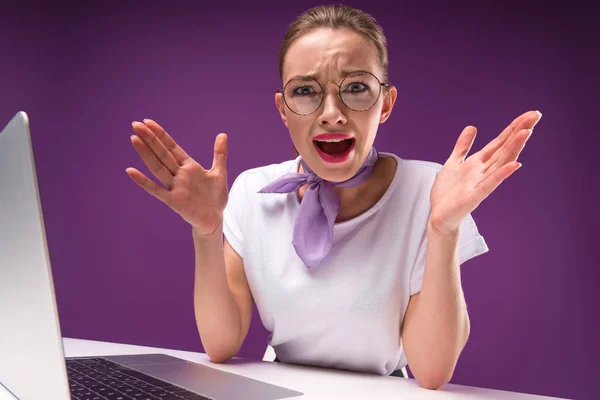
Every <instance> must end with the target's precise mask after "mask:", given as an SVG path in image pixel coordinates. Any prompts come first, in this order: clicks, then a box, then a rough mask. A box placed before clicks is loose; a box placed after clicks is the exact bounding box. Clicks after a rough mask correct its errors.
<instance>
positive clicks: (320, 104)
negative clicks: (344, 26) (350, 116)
mask: <svg viewBox="0 0 600 400" xmlns="http://www.w3.org/2000/svg"><path fill="white" fill-rule="evenodd" d="M358 74H369V75H371V76H372V77H373V78H375V79H376V80H377V82H379V94H377V98H376V99H375V101H374V102H373V104H372V105H371V106H370V107H367V108H364V109H362V110H355V109H354V108H352V107H350V106H348V104H346V102H345V101H344V99H342V83H344V81H345V80H346V79H348V78H349V77H351V76H354V75H358ZM308 78H309V79H311V80H313V81H315V82H317V85H319V87H320V88H321V90H322V92H321V93H322V94H321V102H320V103H319V105H318V106H317V108H315V110H314V111H311V112H309V113H307V114H301V113H297V112H296V111H294V110H292V108H291V107H290V106H289V104H288V103H287V100H286V99H285V88H286V87H287V85H289V84H290V82H292V81H293V80H294V78H292V79H290V80H289V81H287V83H286V84H285V85H283V88H281V89H279V90H277V92H276V93H281V95H282V96H283V102H284V103H285V106H286V107H287V108H288V109H289V110H290V111H291V112H293V113H294V114H296V115H310V114H313V113H314V112H316V111H317V110H318V109H319V108H321V106H322V105H323V102H324V101H325V96H324V95H323V94H324V93H325V88H324V86H327V85H329V84H330V83H333V84H334V85H335V86H337V87H338V94H337V95H338V97H339V99H340V101H341V102H342V104H343V105H344V106H346V107H347V108H348V109H350V110H352V111H356V112H363V111H367V110H369V109H371V108H373V107H374V106H375V104H377V102H378V101H379V98H380V97H381V88H382V87H384V88H386V89H387V88H389V86H390V84H389V83H387V82H380V81H379V78H377V77H376V76H375V74H373V73H371V72H369V71H353V72H352V73H351V74H350V75H348V76H346V77H344V79H342V81H341V82H340V84H339V85H338V84H337V83H335V82H334V81H329V82H326V83H325V84H324V85H321V82H319V81H318V80H316V79H314V78H310V77H308Z"/></svg>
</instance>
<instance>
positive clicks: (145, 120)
mask: <svg viewBox="0 0 600 400" xmlns="http://www.w3.org/2000/svg"><path fill="white" fill-rule="evenodd" d="M142 121H144V123H146V122H148V121H150V118H144V119H143V120H142Z"/></svg>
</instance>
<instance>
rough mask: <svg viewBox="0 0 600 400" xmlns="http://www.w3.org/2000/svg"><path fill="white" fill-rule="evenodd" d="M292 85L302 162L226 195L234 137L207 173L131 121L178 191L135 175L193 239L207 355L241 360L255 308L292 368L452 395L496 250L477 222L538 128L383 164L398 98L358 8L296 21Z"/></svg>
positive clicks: (463, 138) (282, 59) (260, 171)
mask: <svg viewBox="0 0 600 400" xmlns="http://www.w3.org/2000/svg"><path fill="white" fill-rule="evenodd" d="M279 71H280V75H281V80H282V88H281V90H279V91H277V93H276V94H275V104H276V107H277V110H278V111H279V114H280V116H281V119H282V121H283V123H284V124H285V125H286V127H287V128H288V129H289V132H290V136H291V139H292V142H293V144H294V146H295V148H296V149H297V152H298V153H299V156H298V157H297V158H296V159H295V160H289V161H285V162H283V163H281V164H274V165H268V166H264V167H260V168H254V169H251V170H248V171H245V172H243V173H242V174H240V176H239V177H238V178H237V179H236V180H235V182H234V184H233V185H232V187H231V191H230V192H229V193H228V190H227V173H226V158H227V136H226V135H225V134H219V135H218V136H217V138H216V140H215V145H214V160H213V165H212V168H211V169H210V170H206V169H204V168H203V167H202V166H200V165H199V164H198V163H197V162H195V161H194V160H193V159H191V158H190V157H189V156H188V155H187V154H186V153H185V152H184V150H183V149H181V147H179V146H178V145H177V144H176V143H175V142H174V141H173V139H172V138H171V136H169V135H168V134H167V133H166V132H165V130H164V129H163V128H162V127H161V126H160V125H159V124H157V123H156V122H155V121H152V120H144V122H134V123H133V129H134V131H135V135H133V136H132V137H131V140H132V144H133V146H134V148H135V149H136V150H137V152H138V153H139V155H140V156H141V158H142V159H143V160H144V162H145V163H146V165H147V166H148V167H149V169H150V170H151V172H152V173H153V174H154V175H155V176H156V177H157V178H158V180H159V181H160V182H161V183H163V185H164V186H165V188H163V187H161V186H159V185H158V184H156V183H154V182H153V181H152V180H150V179H148V178H147V177H146V176H144V175H143V174H142V173H141V172H139V171H138V170H136V169H134V168H128V169H127V174H128V175H129V176H130V177H131V178H132V179H133V181H135V182H136V183H137V184H139V185H140V186H142V187H143V188H144V189H145V190H146V191H147V192H148V193H150V194H152V195H154V196H155V197H157V198H158V199H159V200H161V201H163V202H164V203H166V204H167V205H168V206H170V207H171V208H172V209H173V210H174V211H175V212H177V213H179V214H180V215H181V217H182V218H183V219H184V220H185V221H187V222H188V223H190V225H191V226H192V231H193V238H194V246H195V254H196V269H195V271H196V272H195V289H194V306H195V313H196V321H197V325H198V330H199V333H200V337H201V340H202V344H203V346H204V349H205V351H206V353H207V354H208V356H209V357H210V359H211V360H212V361H214V362H224V361H226V360H228V359H230V358H231V357H233V356H235V354H236V353H237V352H238V351H239V349H240V347H241V345H242V343H243V341H244V339H245V337H246V335H247V333H248V329H249V326H250V320H251V316H252V306H253V303H254V302H255V303H256V305H257V308H258V310H259V313H260V316H261V320H262V322H263V324H264V325H265V327H266V328H267V329H268V330H269V331H271V332H272V335H271V337H270V344H271V345H272V346H273V348H274V349H275V352H276V354H277V357H278V359H280V360H281V361H283V362H289V363H298V364H307V365H319V366H323V367H329V368H340V369H349V370H356V371H365V372H371V373H377V374H382V375H383V374H387V375H389V374H398V373H397V372H394V371H399V370H400V369H401V368H403V367H405V366H406V364H407V363H409V364H410V368H411V371H412V372H413V374H414V376H415V378H416V380H417V381H418V382H419V384H420V385H421V386H423V387H425V388H430V389H437V388H439V387H440V386H442V385H444V384H445V383H447V382H449V380H450V378H451V377H452V374H453V371H454V368H455V365H456V362H457V360H458V357H459V354H460V353H461V351H462V349H463V347H464V346H465V343H466V341H467V338H468V335H469V317H468V314H467V310H466V305H465V299H464V296H463V293H462V288H461V283H460V264H461V263H463V262H465V261H466V260H468V259H470V258H472V257H475V256H477V255H479V254H482V253H484V252H486V251H488V248H487V246H486V243H485V241H484V239H483V237H482V236H481V235H480V234H479V233H478V231H477V227H476V225H475V223H474V221H473V218H472V217H471V215H470V213H471V212H472V211H473V210H474V209H475V208H476V207H477V206H478V205H479V204H480V203H481V201H483V200H484V199H485V198H486V197H487V196H488V195H489V194H490V193H492V192H493V191H494V190H495V189H496V187H497V186H498V185H499V184H500V183H501V182H502V181H503V180H504V179H506V178H507V177H509V176H510V175H511V174H512V173H513V172H514V171H516V170H517V169H518V168H519V167H520V166H521V164H520V163H518V162H517V161H516V160H517V157H518V155H519V153H520V152H521V150H522V149H523V147H524V145H525V142H526V141H527V139H528V138H529V136H530V135H531V133H532V129H533V127H534V125H535V124H536V123H537V121H539V119H540V117H541V114H540V113H539V112H537V111H535V112H527V113H524V114H523V115H521V116H519V117H518V118H516V119H515V120H514V121H513V122H512V123H511V124H510V125H509V126H508V127H507V128H506V129H505V130H504V131H503V132H502V133H501V134H500V135H499V136H498V137H497V138H496V139H494V140H493V141H492V142H490V143H489V144H488V145H487V146H485V148H483V149H482V150H481V151H479V152H477V153H475V154H473V155H471V156H470V157H468V158H467V153H468V152H469V150H470V148H471V146H472V144H473V141H474V138H475V134H476V129H475V128H474V127H472V126H467V127H466V128H465V129H464V130H463V132H462V133H461V134H460V136H459V137H458V141H457V143H456V145H455V147H454V149H453V151H452V153H451V155H450V157H449V158H448V160H447V161H446V163H445V164H444V165H443V166H442V165H440V164H436V163H430V162H424V161H415V160H403V159H401V158H399V157H398V156H396V155H394V154H390V153H378V152H377V151H376V150H375V148H374V147H373V142H374V140H375V136H376V134H377V129H378V126H379V124H382V123H384V122H385V121H386V120H387V119H388V118H389V116H390V114H391V112H392V109H393V107H394V103H395V100H396V96H397V90H396V88H395V87H394V86H393V85H390V84H388V83H387V82H388V79H387V73H388V71H387V50H386V40H385V36H384V35H383V32H382V30H381V28H380V27H379V26H378V25H377V23H376V22H375V20H374V19H373V18H372V17H371V16H369V15H367V14H365V13H363V12H361V11H359V10H356V9H353V8H350V7H346V6H320V7H315V8H313V9H310V10H308V11H306V12H305V13H304V14H303V15H301V16H299V17H298V18H297V19H296V21H294V23H293V24H292V25H291V26H290V29H289V31H288V33H287V34H286V36H285V38H284V41H283V43H282V46H281V51H280V54H279ZM223 234H224V236H225V240H224V241H223Z"/></svg>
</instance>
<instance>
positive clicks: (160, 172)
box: [130, 135, 173, 188]
mask: <svg viewBox="0 0 600 400" xmlns="http://www.w3.org/2000/svg"><path fill="white" fill-rule="evenodd" d="M130 139H131V144H132V145H133V148H134V149H135V151H137V153H138V154H139V155H140V157H141V158H142V160H143V161H144V164H146V166H147V167H148V169H149V170H150V172H152V174H153V175H154V176H155V177H156V178H157V179H158V180H159V181H160V182H161V183H162V184H163V185H165V186H166V187H167V188H171V183H172V182H173V175H171V172H170V171H169V170H168V169H167V167H165V165H164V164H163V163H162V162H160V160H159V159H158V158H157V157H156V154H154V152H153V151H152V150H150V148H149V147H148V145H147V144H146V142H144V141H143V140H142V139H140V137H139V136H136V135H131V137H130Z"/></svg>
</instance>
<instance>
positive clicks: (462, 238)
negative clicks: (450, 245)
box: [410, 214, 489, 296]
mask: <svg viewBox="0 0 600 400" xmlns="http://www.w3.org/2000/svg"><path fill="white" fill-rule="evenodd" d="M426 250H427V229H425V230H424V233H423V236H422V237H421V243H420V246H419V250H418V253H417V258H416V262H415V265H414V266H413V269H412V273H411V276H410V295H411V296H412V295H413V294H416V293H418V292H420V291H421V285H422V284H423V274H424V272H425V253H426ZM488 251H489V248H488V246H487V244H486V242H485V239H484V238H483V236H481V235H480V234H479V231H478V229H477V225H475V220H474V219H473V217H472V216H471V214H469V215H468V216H467V218H465V220H464V221H463V222H462V224H461V226H460V235H459V237H458V256H459V261H460V264H461V265H462V264H463V263H464V262H465V261H468V260H470V259H471V258H473V257H476V256H478V255H481V254H483V253H486V252H488Z"/></svg>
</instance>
